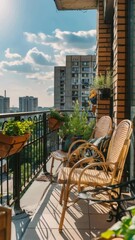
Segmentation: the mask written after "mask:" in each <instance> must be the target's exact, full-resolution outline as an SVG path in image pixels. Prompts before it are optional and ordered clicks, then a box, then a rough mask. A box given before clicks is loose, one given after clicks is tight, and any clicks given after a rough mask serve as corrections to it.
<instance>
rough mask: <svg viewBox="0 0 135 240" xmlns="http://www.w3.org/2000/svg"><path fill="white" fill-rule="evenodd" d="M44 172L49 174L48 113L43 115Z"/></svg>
mask: <svg viewBox="0 0 135 240" xmlns="http://www.w3.org/2000/svg"><path fill="white" fill-rule="evenodd" d="M43 134H44V136H43V164H44V165H43V171H44V173H45V174H46V173H47V168H46V160H47V157H48V154H47V114H46V112H45V113H43Z"/></svg>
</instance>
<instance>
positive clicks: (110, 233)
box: [98, 206, 135, 240]
mask: <svg viewBox="0 0 135 240" xmlns="http://www.w3.org/2000/svg"><path fill="white" fill-rule="evenodd" d="M127 211H129V212H130V215H128V216H124V217H122V219H121V221H118V222H117V223H115V224H114V225H113V226H112V227H111V228H109V229H108V230H106V231H105V232H103V233H101V238H98V239H99V240H106V239H109V240H115V239H119V240H122V239H123V240H129V239H130V240H134V239H135V206H132V207H129V208H127Z"/></svg>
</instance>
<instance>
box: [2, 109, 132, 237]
mask: <svg viewBox="0 0 135 240" xmlns="http://www.w3.org/2000/svg"><path fill="white" fill-rule="evenodd" d="M48 116H49V112H29V113H16V114H1V115H0V125H1V129H2V126H3V122H4V121H6V120H8V119H9V118H10V119H17V120H18V119H20V120H23V119H32V120H34V121H35V125H36V127H35V130H34V133H33V134H32V136H31V137H30V139H29V141H28V142H27V144H26V145H25V146H24V148H23V150H22V151H21V152H20V153H17V154H14V155H11V156H10V157H8V156H5V158H4V159H1V165H0V186H1V194H0V201H1V205H9V206H11V207H12V234H11V235H12V238H11V240H16V239H18V240H20V239H24V240H30V239H33V240H36V239H78V240H79V239H93V237H95V236H97V235H99V234H100V233H101V232H102V231H104V230H105V229H107V228H108V227H109V226H111V225H112V224H113V223H112V222H107V221H106V220H107V216H108V211H109V208H103V207H100V205H97V204H96V205H93V206H90V205H89V203H88V201H84V200H81V201H79V202H78V203H76V205H75V207H72V208H70V210H68V212H67V215H66V220H65V223H64V229H63V232H62V233H61V234H60V233H59V231H58V225H59V220H60V214H61V209H62V207H61V205H60V204H59V197H60V190H61V186H60V185H59V184H58V183H57V181H56V182H55V181H54V182H50V179H49V174H48V173H49V171H50V157H49V156H50V153H51V152H52V151H54V150H56V149H59V148H60V147H61V142H60V139H59V137H58V134H57V131H50V130H49V125H48ZM93 117H94V116H92V114H91V115H90V117H89V120H91V118H93ZM94 118H95V117H94ZM132 145H134V143H133V142H132ZM58 165H59V161H56V164H55V168H57V167H58ZM73 194H74V191H73ZM101 219H102V221H101Z"/></svg>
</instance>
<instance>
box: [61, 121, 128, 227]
mask: <svg viewBox="0 0 135 240" xmlns="http://www.w3.org/2000/svg"><path fill="white" fill-rule="evenodd" d="M131 134H132V122H131V121H130V120H126V119H125V120H123V121H121V122H120V123H119V124H118V126H117V128H116V129H115V130H114V132H113V134H112V137H111V140H110V143H109V147H108V152H107V157H106V159H105V157H104V156H103V154H102V152H100V151H99V150H97V149H96V148H94V147H93V146H91V149H92V150H94V151H96V152H97V155H98V156H99V157H100V159H101V161H100V162H94V157H93V156H92V157H87V158H84V159H81V160H80V161H78V162H77V163H76V164H75V165H74V166H73V167H72V168H70V167H63V168H62V169H61V170H60V171H59V175H58V183H59V184H63V186H62V190H61V196H60V203H61V204H62V201H63V209H62V214H61V219H60V224H59V231H60V232H61V231H62V227H63V222H64V217H65V212H66V209H67V205H68V198H69V194H70V191H71V189H72V187H73V186H76V187H77V192H82V191H83V190H84V189H86V188H88V187H90V188H91V187H93V188H97V187H99V186H100V187H102V186H104V187H105V186H109V185H112V184H118V183H120V181H121V177H122V174H123V169H124V165H125V161H126V157H127V154H128V150H129V146H130V138H131ZM97 155H96V156H97ZM84 164H85V165H84ZM82 165H83V166H84V167H82ZM75 202H76V199H75Z"/></svg>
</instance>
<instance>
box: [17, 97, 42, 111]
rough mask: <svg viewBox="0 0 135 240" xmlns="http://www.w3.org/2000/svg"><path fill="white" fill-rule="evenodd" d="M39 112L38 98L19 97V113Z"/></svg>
mask: <svg viewBox="0 0 135 240" xmlns="http://www.w3.org/2000/svg"><path fill="white" fill-rule="evenodd" d="M37 110H38V98H35V97H33V96H26V97H19V111H20V112H32V111H37Z"/></svg>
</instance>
